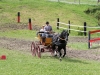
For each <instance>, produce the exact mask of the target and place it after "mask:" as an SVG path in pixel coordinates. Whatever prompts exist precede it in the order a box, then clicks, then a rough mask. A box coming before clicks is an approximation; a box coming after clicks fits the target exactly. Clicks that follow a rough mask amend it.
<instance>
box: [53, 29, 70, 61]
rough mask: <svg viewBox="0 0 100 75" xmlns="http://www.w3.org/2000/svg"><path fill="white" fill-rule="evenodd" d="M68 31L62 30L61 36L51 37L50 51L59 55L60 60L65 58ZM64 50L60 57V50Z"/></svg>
mask: <svg viewBox="0 0 100 75" xmlns="http://www.w3.org/2000/svg"><path fill="white" fill-rule="evenodd" d="M68 36H69V33H68V30H63V31H62V32H61V34H57V35H54V36H53V41H52V49H53V51H54V52H55V51H57V52H58V53H59V59H60V60H61V57H65V55H66V45H67V41H68ZM62 49H63V50H64V54H63V55H62V52H61V50H62Z"/></svg>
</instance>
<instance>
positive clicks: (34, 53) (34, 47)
mask: <svg viewBox="0 0 100 75" xmlns="http://www.w3.org/2000/svg"><path fill="white" fill-rule="evenodd" d="M31 52H32V55H33V56H36V46H35V43H34V42H32V44H31Z"/></svg>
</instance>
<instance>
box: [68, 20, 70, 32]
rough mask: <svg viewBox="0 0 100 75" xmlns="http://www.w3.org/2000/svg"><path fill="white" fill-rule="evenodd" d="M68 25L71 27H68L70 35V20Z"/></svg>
mask: <svg viewBox="0 0 100 75" xmlns="http://www.w3.org/2000/svg"><path fill="white" fill-rule="evenodd" d="M68 24H69V26H68V31H69V33H70V20H69V21H68Z"/></svg>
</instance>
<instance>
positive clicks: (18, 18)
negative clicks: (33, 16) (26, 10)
mask: <svg viewBox="0 0 100 75" xmlns="http://www.w3.org/2000/svg"><path fill="white" fill-rule="evenodd" d="M18 23H20V12H18Z"/></svg>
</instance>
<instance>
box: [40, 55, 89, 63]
mask: <svg viewBox="0 0 100 75" xmlns="http://www.w3.org/2000/svg"><path fill="white" fill-rule="evenodd" d="M41 59H50V60H52V61H53V60H58V61H60V60H59V58H58V57H55V56H42V57H41ZM62 61H63V62H66V63H67V62H72V63H82V64H89V63H88V62H86V61H85V60H82V59H76V58H69V57H64V58H62Z"/></svg>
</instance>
